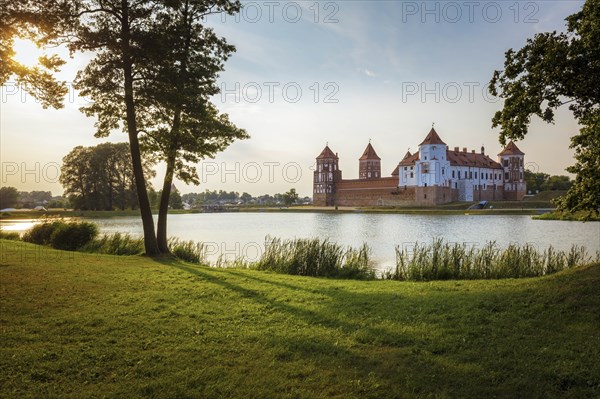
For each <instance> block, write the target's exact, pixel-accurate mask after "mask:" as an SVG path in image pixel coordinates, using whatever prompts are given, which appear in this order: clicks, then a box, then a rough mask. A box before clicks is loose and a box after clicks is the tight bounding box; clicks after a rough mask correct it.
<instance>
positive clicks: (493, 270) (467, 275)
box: [383, 239, 592, 281]
mask: <svg viewBox="0 0 600 399" xmlns="http://www.w3.org/2000/svg"><path fill="white" fill-rule="evenodd" d="M591 261H592V258H591V257H589V256H588V255H587V253H586V251H585V249H584V248H583V247H579V246H576V245H574V246H573V247H571V249H570V251H560V250H556V249H555V248H553V247H552V246H550V247H549V248H547V249H546V250H543V251H540V250H538V249H537V248H536V247H535V246H534V245H531V244H510V245H509V246H508V247H506V248H504V249H502V248H500V247H499V246H498V245H497V243H496V242H488V243H486V244H485V245H484V246H483V247H481V248H477V247H468V246H467V245H465V244H462V245H461V244H451V243H448V242H444V241H443V240H442V239H436V240H434V241H433V243H431V244H429V245H426V244H425V245H424V244H419V243H416V244H415V245H414V247H413V248H412V249H410V250H409V249H407V248H401V247H399V246H397V247H396V267H395V269H394V270H391V271H387V272H385V273H384V274H383V278H385V279H390V280H410V281H430V280H450V279H452V280H459V279H467V280H473V279H500V278H522V277H538V276H544V275H548V274H553V273H557V272H559V271H561V270H565V269H568V268H572V267H575V266H578V265H582V264H584V263H588V262H591Z"/></svg>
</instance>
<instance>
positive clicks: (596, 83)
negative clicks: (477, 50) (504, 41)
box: [490, 0, 600, 217]
mask: <svg viewBox="0 0 600 399" xmlns="http://www.w3.org/2000/svg"><path fill="white" fill-rule="evenodd" d="M566 20H567V33H557V32H551V33H539V34H537V35H535V36H534V38H533V39H528V40H527V43H526V45H525V46H524V47H523V48H522V49H520V50H519V51H514V50H512V49H510V50H508V51H507V52H506V55H505V56H506V59H505V62H504V70H502V71H495V72H494V75H493V77H492V80H491V82H490V93H491V94H492V95H497V96H499V97H501V98H503V99H504V100H505V101H504V106H503V109H502V110H501V111H498V112H496V114H495V115H494V117H493V119H492V126H493V127H497V126H500V128H501V130H500V142H501V143H502V144H504V143H505V142H506V140H507V139H512V140H519V139H522V138H523V137H524V136H525V135H526V134H527V132H528V127H529V123H530V121H531V117H532V116H533V115H536V116H538V117H540V118H541V119H542V120H543V121H545V122H548V123H552V122H553V121H554V110H556V109H557V108H558V107H560V106H562V105H565V104H569V109H570V110H571V111H573V114H574V116H575V117H576V118H577V119H578V122H579V124H580V125H581V129H580V131H579V134H578V135H575V136H574V137H572V138H571V146H570V147H571V148H573V149H575V159H576V163H575V165H573V166H570V167H568V168H567V171H568V172H570V173H573V174H576V178H575V181H574V182H573V185H572V186H571V187H570V188H569V191H568V192H567V194H566V195H565V196H564V197H562V198H560V199H559V200H558V206H559V208H560V209H562V210H567V211H571V212H575V211H580V210H582V211H586V212H587V216H588V217H591V216H592V215H593V214H595V215H598V214H599V213H600V179H598V170H600V108H599V106H600V91H599V90H598V88H599V87H600V0H587V1H586V2H585V4H584V5H583V8H582V10H581V11H580V12H578V13H575V14H573V15H571V16H569V17H567V19H566Z"/></svg>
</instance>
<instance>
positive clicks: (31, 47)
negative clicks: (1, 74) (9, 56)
mask: <svg viewBox="0 0 600 399" xmlns="http://www.w3.org/2000/svg"><path fill="white" fill-rule="evenodd" d="M14 50H15V56H14V57H13V58H14V60H15V61H17V62H18V63H19V64H21V65H24V66H26V67H34V66H36V65H38V64H39V60H38V59H39V58H40V57H41V56H42V55H44V51H43V50H42V49H41V48H39V47H38V46H37V44H35V43H34V42H32V41H31V40H27V39H15V42H14Z"/></svg>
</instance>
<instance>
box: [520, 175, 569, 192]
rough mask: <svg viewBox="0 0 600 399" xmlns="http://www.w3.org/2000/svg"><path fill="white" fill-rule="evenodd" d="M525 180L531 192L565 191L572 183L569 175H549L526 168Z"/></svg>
mask: <svg viewBox="0 0 600 399" xmlns="http://www.w3.org/2000/svg"><path fill="white" fill-rule="evenodd" d="M525 182H526V183H527V190H528V191H530V192H531V193H532V194H535V193H536V192H542V191H567V190H568V189H569V188H571V186H572V185H573V181H572V180H571V179H570V178H569V176H557V175H554V176H550V175H549V174H547V173H541V172H538V173H535V172H531V171H528V170H526V171H525Z"/></svg>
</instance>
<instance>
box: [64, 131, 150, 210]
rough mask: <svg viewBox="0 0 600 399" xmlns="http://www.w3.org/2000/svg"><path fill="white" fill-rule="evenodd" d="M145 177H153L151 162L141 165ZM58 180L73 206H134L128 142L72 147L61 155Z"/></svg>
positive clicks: (134, 199) (92, 207) (87, 207)
mask: <svg viewBox="0 0 600 399" xmlns="http://www.w3.org/2000/svg"><path fill="white" fill-rule="evenodd" d="M143 168H144V175H145V179H146V180H147V179H149V178H151V177H152V176H154V174H155V173H154V171H153V170H152V162H150V161H145V162H144V164H143ZM60 182H61V184H62V185H63V187H64V188H65V195H66V196H68V197H69V199H70V201H71V204H72V205H73V207H74V208H75V209H88V210H113V209H114V208H115V207H117V208H120V209H122V210H123V209H125V208H126V207H130V208H131V209H135V208H136V207H137V206H138V204H137V195H136V192H135V190H136V185H135V183H134V174H133V168H132V167H131V162H130V160H129V146H128V145H127V143H103V144H99V145H97V146H94V147H82V146H78V147H75V148H74V149H73V150H72V151H71V152H69V153H68V154H67V155H66V156H65V157H64V158H63V165H62V167H61V175H60Z"/></svg>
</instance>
